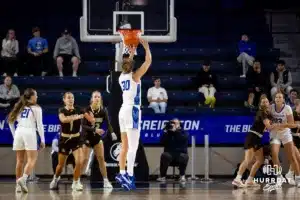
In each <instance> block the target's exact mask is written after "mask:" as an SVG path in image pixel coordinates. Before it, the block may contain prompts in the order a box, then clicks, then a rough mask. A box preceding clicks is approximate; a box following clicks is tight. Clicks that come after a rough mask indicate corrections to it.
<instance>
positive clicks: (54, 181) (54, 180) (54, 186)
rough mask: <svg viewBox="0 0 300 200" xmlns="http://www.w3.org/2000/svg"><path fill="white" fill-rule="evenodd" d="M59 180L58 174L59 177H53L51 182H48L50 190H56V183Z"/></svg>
mask: <svg viewBox="0 0 300 200" xmlns="http://www.w3.org/2000/svg"><path fill="white" fill-rule="evenodd" d="M59 180H60V176H59V177H57V178H56V177H55V176H54V177H53V179H52V181H51V183H50V190H57V189H58V183H59Z"/></svg>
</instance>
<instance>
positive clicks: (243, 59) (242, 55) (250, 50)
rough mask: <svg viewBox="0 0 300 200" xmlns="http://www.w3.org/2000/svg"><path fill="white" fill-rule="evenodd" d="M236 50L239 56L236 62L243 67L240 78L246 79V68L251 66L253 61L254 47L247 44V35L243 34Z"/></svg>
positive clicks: (250, 43)
mask: <svg viewBox="0 0 300 200" xmlns="http://www.w3.org/2000/svg"><path fill="white" fill-rule="evenodd" d="M238 48H239V56H238V57H237V61H238V62H239V63H240V64H242V67H243V74H242V75H241V78H246V74H247V71H248V66H249V65H250V66H252V65H253V61H254V59H255V58H254V57H255V54H256V47H255V44H254V43H252V42H249V37H248V35H246V34H244V35H242V38H241V41H240V42H239V44H238Z"/></svg>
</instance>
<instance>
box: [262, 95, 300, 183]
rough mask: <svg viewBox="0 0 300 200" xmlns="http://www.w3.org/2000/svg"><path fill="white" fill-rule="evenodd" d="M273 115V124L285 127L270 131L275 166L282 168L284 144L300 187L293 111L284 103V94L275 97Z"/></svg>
mask: <svg viewBox="0 0 300 200" xmlns="http://www.w3.org/2000/svg"><path fill="white" fill-rule="evenodd" d="M271 115H272V117H273V120H272V121H273V123H276V124H282V125H283V126H281V127H279V128H274V129H271V130H270V143H271V154H272V161H273V164H274V166H277V167H280V161H279V156H278V155H279V150H280V146H281V143H282V144H283V146H284V150H285V152H286V156H287V158H288V160H289V163H290V164H291V165H292V167H293V169H294V170H295V174H296V176H295V181H296V184H297V185H298V186H299V187H300V170H299V165H298V162H297V159H296V156H295V145H294V142H293V136H292V134H291V129H290V128H294V127H295V125H294V117H293V111H292V108H291V107H290V106H289V105H286V104H285V103H284V98H283V94H282V93H277V94H276V95H275V104H273V105H272V106H271ZM278 178H280V179H282V178H283V177H282V176H281V175H280V177H278ZM278 185H281V183H280V182H279V183H278ZM267 187H269V185H266V186H265V188H264V189H267Z"/></svg>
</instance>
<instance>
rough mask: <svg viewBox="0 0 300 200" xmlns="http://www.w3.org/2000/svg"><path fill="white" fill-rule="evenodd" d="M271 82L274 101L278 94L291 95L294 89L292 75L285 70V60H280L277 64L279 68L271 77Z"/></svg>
mask: <svg viewBox="0 0 300 200" xmlns="http://www.w3.org/2000/svg"><path fill="white" fill-rule="evenodd" d="M270 82H271V86H272V89H271V96H272V98H273V99H274V96H275V94H276V93H277V92H280V91H281V92H282V93H286V94H290V92H291V90H292V89H293V88H292V86H291V85H292V74H291V72H290V71H289V70H287V69H286V68H285V62H284V60H279V61H278V62H277V68H276V70H275V71H274V72H272V73H271V76H270Z"/></svg>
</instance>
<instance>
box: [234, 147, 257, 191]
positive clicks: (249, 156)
mask: <svg viewBox="0 0 300 200" xmlns="http://www.w3.org/2000/svg"><path fill="white" fill-rule="evenodd" d="M253 158H254V150H253V148H250V149H246V151H245V158H244V160H243V161H242V162H241V164H240V167H239V171H238V173H237V175H236V177H235V179H234V180H233V181H232V185H234V186H236V187H245V185H244V183H243V182H242V177H243V174H244V172H245V171H246V169H247V168H248V166H249V164H250V163H251V162H252V160H253Z"/></svg>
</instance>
